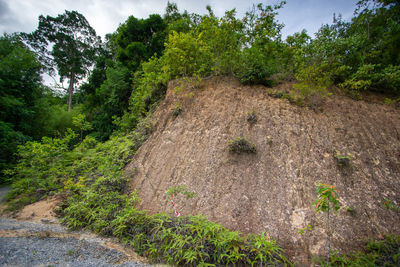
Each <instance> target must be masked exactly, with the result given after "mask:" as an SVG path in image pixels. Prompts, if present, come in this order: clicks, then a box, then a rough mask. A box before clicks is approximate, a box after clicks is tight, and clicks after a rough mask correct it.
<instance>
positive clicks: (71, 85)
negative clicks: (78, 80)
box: [68, 72, 75, 112]
mask: <svg viewBox="0 0 400 267" xmlns="http://www.w3.org/2000/svg"><path fill="white" fill-rule="evenodd" d="M74 83H75V72H71V77H70V78H69V88H68V112H69V111H71V109H72V95H73V94H74Z"/></svg>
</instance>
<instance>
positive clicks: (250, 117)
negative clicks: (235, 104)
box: [247, 109, 257, 124]
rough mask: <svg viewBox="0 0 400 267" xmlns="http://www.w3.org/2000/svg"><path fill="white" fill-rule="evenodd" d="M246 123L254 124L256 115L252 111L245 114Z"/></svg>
mask: <svg viewBox="0 0 400 267" xmlns="http://www.w3.org/2000/svg"><path fill="white" fill-rule="evenodd" d="M247 122H248V123H250V124H254V123H256V122H257V115H256V113H255V112H254V110H253V109H252V110H251V111H250V112H248V113H247Z"/></svg>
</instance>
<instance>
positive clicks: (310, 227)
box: [297, 224, 312, 235]
mask: <svg viewBox="0 0 400 267" xmlns="http://www.w3.org/2000/svg"><path fill="white" fill-rule="evenodd" d="M307 230H308V231H312V226H311V225H309V224H308V225H307V226H305V227H303V228H300V229H299V230H297V233H298V234H299V235H302V234H304V232H305V231H307Z"/></svg>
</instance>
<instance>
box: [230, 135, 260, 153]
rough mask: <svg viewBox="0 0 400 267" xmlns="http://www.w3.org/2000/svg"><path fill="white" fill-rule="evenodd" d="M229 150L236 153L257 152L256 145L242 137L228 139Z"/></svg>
mask: <svg viewBox="0 0 400 267" xmlns="http://www.w3.org/2000/svg"><path fill="white" fill-rule="evenodd" d="M229 150H230V151H231V152H233V153H236V154H241V153H256V152H257V150H256V146H255V145H254V144H252V143H250V142H249V141H247V139H246V138H244V137H237V138H235V139H233V140H231V141H229Z"/></svg>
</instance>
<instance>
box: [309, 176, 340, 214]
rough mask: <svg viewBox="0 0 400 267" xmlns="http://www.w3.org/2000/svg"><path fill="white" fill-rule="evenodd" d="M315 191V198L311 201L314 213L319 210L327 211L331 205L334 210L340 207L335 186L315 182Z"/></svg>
mask: <svg viewBox="0 0 400 267" xmlns="http://www.w3.org/2000/svg"><path fill="white" fill-rule="evenodd" d="M316 192H317V199H316V200H315V201H314V202H313V204H314V205H315V212H316V213H318V212H320V211H322V212H326V213H328V212H329V211H330V210H331V205H332V208H333V210H334V212H337V211H338V210H339V209H340V205H339V200H338V196H337V193H336V188H335V186H333V185H328V184H321V183H317V188H316Z"/></svg>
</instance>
